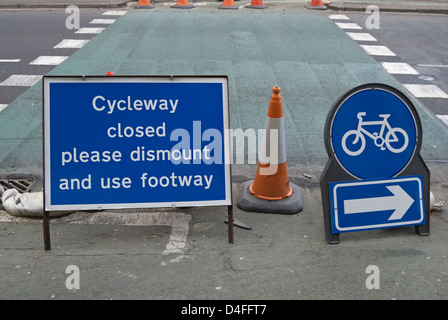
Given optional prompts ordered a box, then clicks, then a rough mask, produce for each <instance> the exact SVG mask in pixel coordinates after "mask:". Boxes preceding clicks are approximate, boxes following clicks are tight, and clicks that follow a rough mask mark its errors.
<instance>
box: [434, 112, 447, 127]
mask: <svg viewBox="0 0 448 320" xmlns="http://www.w3.org/2000/svg"><path fill="white" fill-rule="evenodd" d="M436 116H437V118H439V119H440V120H442V121H443V122H445V124H446V125H447V126H448V115H446V114H436Z"/></svg>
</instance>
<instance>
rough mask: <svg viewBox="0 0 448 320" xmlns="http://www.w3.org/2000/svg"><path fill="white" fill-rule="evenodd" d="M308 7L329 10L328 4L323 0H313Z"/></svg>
mask: <svg viewBox="0 0 448 320" xmlns="http://www.w3.org/2000/svg"><path fill="white" fill-rule="evenodd" d="M306 8H307V9H314V10H327V6H325V5H324V4H323V3H322V0H311V2H310V4H309V5H308V6H306Z"/></svg>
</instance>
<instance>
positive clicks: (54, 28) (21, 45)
mask: <svg viewBox="0 0 448 320" xmlns="http://www.w3.org/2000/svg"><path fill="white" fill-rule="evenodd" d="M125 12H126V11H125V10H122V9H121V10H106V9H102V10H100V9H80V11H79V15H78V14H77V13H75V11H71V10H70V11H68V12H67V13H66V10H64V9H53V10H48V9H45V10H39V9H33V10H0V44H1V45H0V111H1V110H2V109H4V108H5V107H6V106H7V105H8V104H9V103H11V102H12V101H13V100H14V99H15V98H17V97H18V96H19V95H20V94H22V93H23V92H24V91H26V90H27V89H28V88H29V87H30V86H32V85H33V84H34V83H35V82H36V81H38V80H39V79H40V78H42V76H43V75H45V74H47V73H48V72H49V71H50V70H51V69H53V68H54V67H55V66H56V65H58V64H59V63H61V62H63V61H64V60H65V59H66V58H67V57H69V56H70V55H72V54H73V53H74V52H76V50H78V49H79V48H80V47H82V46H83V45H85V44H86V43H87V42H88V41H89V40H90V39H92V38H93V37H95V36H96V35H97V34H98V33H99V32H101V31H102V30H104V29H103V28H107V27H108V26H109V25H110V24H111V23H113V22H114V20H115V19H117V18H118V17H119V16H120V14H121V13H125ZM77 16H79V26H78V25H77V22H78V20H77ZM78 27H79V28H78ZM87 28H88V29H87Z"/></svg>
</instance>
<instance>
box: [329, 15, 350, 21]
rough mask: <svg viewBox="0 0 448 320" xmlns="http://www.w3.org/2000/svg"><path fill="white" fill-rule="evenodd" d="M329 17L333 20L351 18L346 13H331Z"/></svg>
mask: <svg viewBox="0 0 448 320" xmlns="http://www.w3.org/2000/svg"><path fill="white" fill-rule="evenodd" d="M328 18H330V19H332V20H350V18H349V17H347V16H346V15H345V14H330V15H329V16H328Z"/></svg>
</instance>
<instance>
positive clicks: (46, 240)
mask: <svg viewBox="0 0 448 320" xmlns="http://www.w3.org/2000/svg"><path fill="white" fill-rule="evenodd" d="M43 228H44V248H45V250H51V243H50V212H48V211H46V210H45V211H44V219H43Z"/></svg>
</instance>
